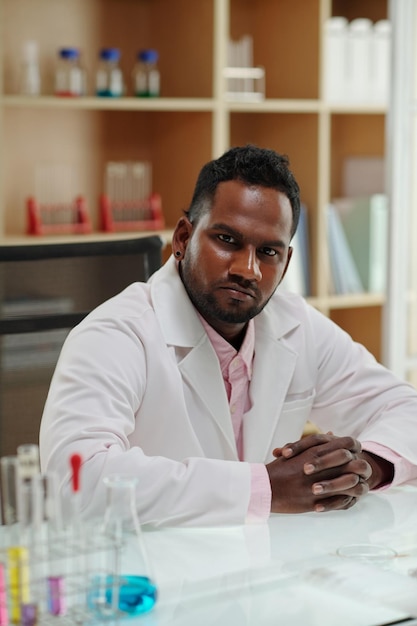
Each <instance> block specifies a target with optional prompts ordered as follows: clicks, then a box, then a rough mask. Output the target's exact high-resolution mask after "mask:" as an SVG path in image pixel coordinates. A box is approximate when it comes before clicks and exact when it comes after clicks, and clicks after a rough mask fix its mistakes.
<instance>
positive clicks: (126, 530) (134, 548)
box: [87, 475, 157, 619]
mask: <svg viewBox="0 0 417 626" xmlns="http://www.w3.org/2000/svg"><path fill="white" fill-rule="evenodd" d="M104 483H105V485H106V490H107V502H106V510H105V513H104V520H103V523H102V526H101V528H100V529H99V530H98V532H96V540H97V539H98V541H99V543H101V547H102V549H101V551H99V552H98V561H97V562H96V564H95V567H94V570H95V572H96V573H95V574H94V575H93V576H92V578H91V580H90V581H89V583H88V591H87V603H88V608H89V609H90V611H92V612H93V613H94V614H95V615H96V616H97V617H98V618H100V619H110V618H113V617H114V618H118V617H127V616H131V617H133V616H136V615H141V614H142V613H146V612H148V611H150V610H151V609H152V608H153V607H154V605H155V603H156V600H157V588H156V585H155V582H154V580H153V576H152V574H151V571H150V569H151V568H150V563H149V560H148V558H147V554H146V549H145V545H144V541H143V536H142V530H141V527H140V523H139V519H138V516H137V511H136V486H137V479H136V478H135V477H131V476H124V475H110V476H108V477H106V478H104ZM96 530H97V529H96Z"/></svg>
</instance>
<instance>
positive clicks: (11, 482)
mask: <svg viewBox="0 0 417 626" xmlns="http://www.w3.org/2000/svg"><path fill="white" fill-rule="evenodd" d="M17 476H18V463H17V456H12V455H10V456H3V457H1V459H0V483H1V492H0V495H1V510H2V519H3V524H4V525H5V526H6V527H7V530H6V532H5V543H6V545H7V544H9V543H10V542H11V541H12V540H13V538H12V534H13V532H14V531H16V525H17V508H18V506H17Z"/></svg>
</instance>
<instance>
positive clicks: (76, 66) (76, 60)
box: [54, 48, 86, 97]
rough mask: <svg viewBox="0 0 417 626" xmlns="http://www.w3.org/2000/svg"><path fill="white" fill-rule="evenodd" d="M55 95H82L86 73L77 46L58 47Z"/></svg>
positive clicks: (84, 88)
mask: <svg viewBox="0 0 417 626" xmlns="http://www.w3.org/2000/svg"><path fill="white" fill-rule="evenodd" d="M54 91H55V95H56V96H70V97H73V96H84V95H85V93H86V75H85V70H84V68H83V67H82V65H81V58H80V51H79V50H78V48H60V49H59V50H58V62H57V66H56V70H55V90H54Z"/></svg>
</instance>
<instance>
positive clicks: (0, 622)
mask: <svg viewBox="0 0 417 626" xmlns="http://www.w3.org/2000/svg"><path fill="white" fill-rule="evenodd" d="M8 624H9V611H8V609H7V593H6V568H5V566H4V563H1V562H0V626H8Z"/></svg>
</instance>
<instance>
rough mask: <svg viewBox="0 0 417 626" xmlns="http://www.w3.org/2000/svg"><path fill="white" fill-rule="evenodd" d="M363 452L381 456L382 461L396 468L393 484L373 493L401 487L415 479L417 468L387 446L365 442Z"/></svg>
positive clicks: (382, 486)
mask: <svg viewBox="0 0 417 626" xmlns="http://www.w3.org/2000/svg"><path fill="white" fill-rule="evenodd" d="M362 450H364V452H372V454H376V455H377V456H380V457H381V458H382V459H385V460H386V461H389V462H390V463H392V464H393V466H394V478H393V480H392V482H391V483H386V484H384V485H381V487H376V489H373V491H378V490H383V489H387V488H388V487H393V486H395V485H400V484H402V483H405V482H407V481H408V480H410V479H411V478H415V466H414V465H413V464H412V463H410V462H409V461H407V460H406V459H404V458H403V457H402V456H400V455H399V454H397V452H394V450H391V448H387V447H386V446H383V445H381V444H380V443H375V442H373V441H363V442H362Z"/></svg>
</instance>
